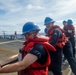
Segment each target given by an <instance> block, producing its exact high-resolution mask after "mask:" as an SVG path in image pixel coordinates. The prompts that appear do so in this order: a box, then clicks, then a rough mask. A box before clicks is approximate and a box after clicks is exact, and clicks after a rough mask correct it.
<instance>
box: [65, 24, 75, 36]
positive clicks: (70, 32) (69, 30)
mask: <svg viewBox="0 0 76 75" xmlns="http://www.w3.org/2000/svg"><path fill="white" fill-rule="evenodd" d="M65 28H66V30H65V35H66V36H67V37H71V36H74V35H75V30H74V26H73V25H70V26H69V25H66V27H65Z"/></svg>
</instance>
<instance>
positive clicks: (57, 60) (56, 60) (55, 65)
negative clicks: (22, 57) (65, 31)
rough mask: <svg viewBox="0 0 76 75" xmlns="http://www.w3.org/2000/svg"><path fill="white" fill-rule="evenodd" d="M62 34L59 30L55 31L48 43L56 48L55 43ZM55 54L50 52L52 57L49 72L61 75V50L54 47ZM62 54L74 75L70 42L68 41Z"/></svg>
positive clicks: (74, 68) (74, 66) (74, 69)
mask: <svg viewBox="0 0 76 75" xmlns="http://www.w3.org/2000/svg"><path fill="white" fill-rule="evenodd" d="M61 36H62V32H61V30H59V29H55V30H54V32H53V35H52V39H51V40H50V43H51V44H52V45H53V46H56V43H57V41H58V39H59V38H61ZM56 50H57V51H56V52H55V53H54V52H50V53H51V57H52V64H51V65H50V67H49V70H52V71H53V73H54V75H62V73H61V63H62V49H60V48H59V47H56ZM63 54H64V55H65V57H66V59H67V60H68V62H69V64H70V66H71V69H72V71H73V73H74V74H75V75H76V60H75V59H74V57H73V51H72V45H71V43H70V41H68V42H67V43H66V44H65V46H64V47H63Z"/></svg>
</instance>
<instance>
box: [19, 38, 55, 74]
mask: <svg viewBox="0 0 76 75" xmlns="http://www.w3.org/2000/svg"><path fill="white" fill-rule="evenodd" d="M48 41H49V38H48V37H39V38H30V39H29V41H28V42H25V43H24V47H23V48H22V51H20V52H21V53H22V59H23V58H24V57H25V56H26V54H27V53H28V52H29V51H30V50H31V49H32V48H33V47H34V45H35V44H41V45H43V46H44V48H45V49H46V52H47V60H46V62H45V64H43V65H42V64H39V63H38V62H37V61H36V62H34V63H33V64H31V65H30V66H29V67H28V68H26V69H24V70H22V71H20V72H19V75H48V66H49V65H50V63H51V59H50V54H49V50H52V51H56V50H55V48H54V47H53V46H52V45H50V44H49V43H48Z"/></svg>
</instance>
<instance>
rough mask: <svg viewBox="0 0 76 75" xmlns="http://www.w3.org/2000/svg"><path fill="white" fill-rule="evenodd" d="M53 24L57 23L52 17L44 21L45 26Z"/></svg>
mask: <svg viewBox="0 0 76 75" xmlns="http://www.w3.org/2000/svg"><path fill="white" fill-rule="evenodd" d="M52 22H55V21H54V20H53V19H52V18H50V17H46V18H45V20H44V25H47V24H49V23H52Z"/></svg>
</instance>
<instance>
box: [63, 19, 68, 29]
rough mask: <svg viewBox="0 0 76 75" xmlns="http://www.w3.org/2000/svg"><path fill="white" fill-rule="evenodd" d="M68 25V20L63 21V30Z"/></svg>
mask: <svg viewBox="0 0 76 75" xmlns="http://www.w3.org/2000/svg"><path fill="white" fill-rule="evenodd" d="M66 25H67V21H65V20H64V21H63V30H65V28H66Z"/></svg>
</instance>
